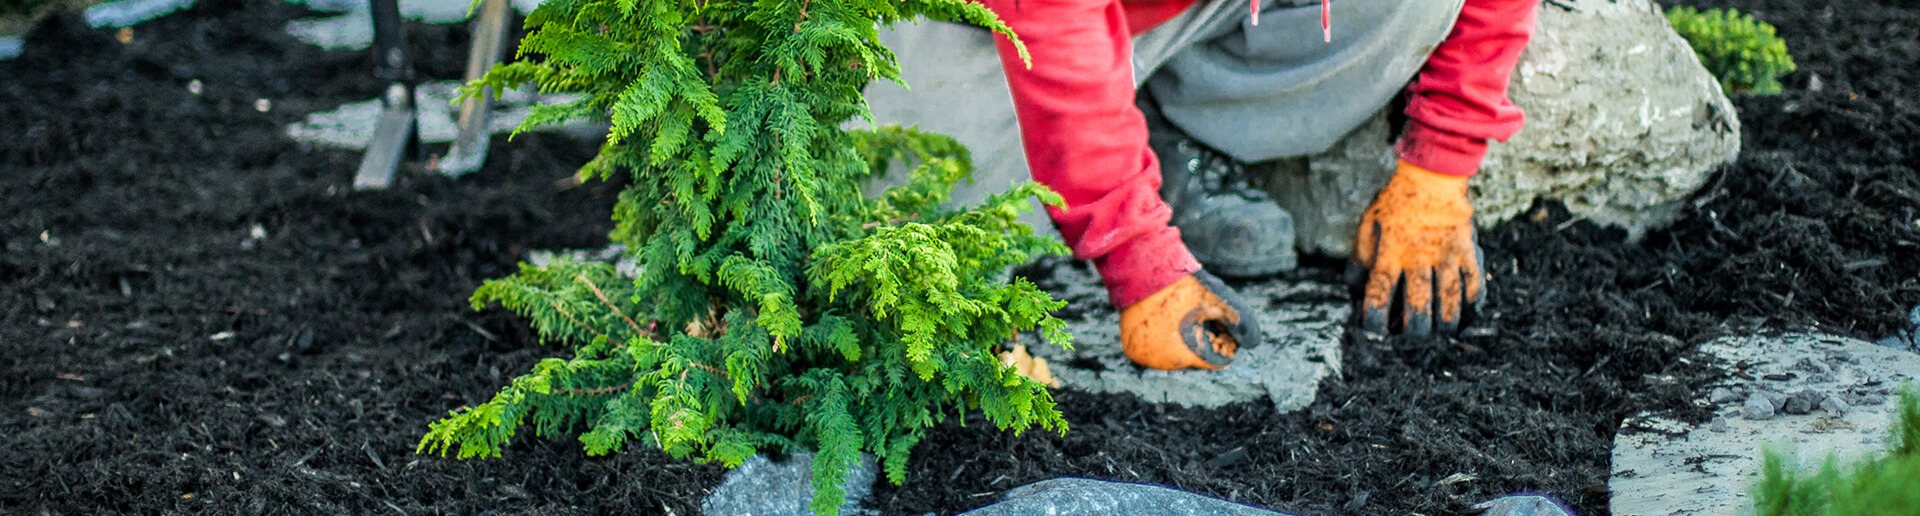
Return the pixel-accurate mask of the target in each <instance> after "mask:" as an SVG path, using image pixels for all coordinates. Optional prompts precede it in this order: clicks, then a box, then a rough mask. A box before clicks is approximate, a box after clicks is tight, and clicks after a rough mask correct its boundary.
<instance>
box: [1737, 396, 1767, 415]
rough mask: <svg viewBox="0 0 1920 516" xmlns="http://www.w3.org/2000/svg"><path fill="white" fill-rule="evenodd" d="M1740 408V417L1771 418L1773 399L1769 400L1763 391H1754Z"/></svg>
mask: <svg viewBox="0 0 1920 516" xmlns="http://www.w3.org/2000/svg"><path fill="white" fill-rule="evenodd" d="M1740 410H1741V411H1742V416H1741V417H1745V418H1747V419H1752V420H1755V421H1765V420H1768V419H1773V401H1772V400H1769V399H1768V398H1767V396H1766V394H1765V393H1758V392H1756V393H1753V395H1752V396H1748V397H1747V402H1746V403H1745V404H1742V405H1741V406H1740Z"/></svg>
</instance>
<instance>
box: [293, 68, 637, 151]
mask: <svg viewBox="0 0 1920 516" xmlns="http://www.w3.org/2000/svg"><path fill="white" fill-rule="evenodd" d="M460 85H461V82H459V81H434V82H427V83H421V84H420V86H419V87H418V88H416V89H415V90H414V92H413V99H414V106H415V113H416V114H415V117H416V119H415V123H416V124H418V127H419V130H420V141H422V142H424V143H448V142H452V141H453V139H454V138H455V137H456V136H458V135H459V133H460V128H459V125H458V124H457V123H456V120H459V116H460V106H459V105H457V104H454V103H453V99H454V98H456V96H457V93H458V90H459V89H460ZM571 98H572V97H570V96H566V95H557V94H547V95H541V94H536V93H533V92H531V91H528V90H514V91H508V92H506V94H504V95H501V96H500V98H499V99H498V100H497V101H495V102H494V104H493V111H492V114H491V115H490V116H489V117H488V118H487V130H488V131H490V132H492V133H493V134H506V133H510V132H512V131H513V128H514V127H515V126H518V125H520V121H522V120H526V118H527V114H528V113H531V112H532V105H533V104H534V103H535V102H566V101H568V100H569V99H571ZM379 118H380V99H377V98H376V99H367V100H362V101H359V102H349V103H346V104H341V105H340V107H337V108H333V109H330V110H326V111H315V112H312V113H308V114H307V116H306V118H305V119H304V120H301V121H299V122H294V123H292V124H288V125H287V127H286V133H287V136H288V137H290V138H293V140H294V141H298V142H305V143H312V144H318V145H325V146H329V147H339V148H343V149H365V148H367V142H368V141H369V140H371V139H372V138H373V129H374V127H375V126H376V125H378V124H379V121H378V119H379ZM540 130H543V131H551V130H561V131H566V132H570V133H572V132H578V133H581V134H594V126H593V124H591V123H588V122H586V121H578V122H572V123H568V124H566V125H562V126H558V127H552V126H550V127H545V128H541V129H540ZM602 134H603V133H602ZM597 136H598V134H595V137H597Z"/></svg>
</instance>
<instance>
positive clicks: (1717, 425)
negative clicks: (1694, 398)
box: [1707, 416, 1727, 433]
mask: <svg viewBox="0 0 1920 516" xmlns="http://www.w3.org/2000/svg"><path fill="white" fill-rule="evenodd" d="M1707 429H1708V430H1712V431H1715V432H1721V433H1725V432H1726V431H1727V418H1724V417H1720V416H1714V417H1713V424H1712V425H1711V426H1708V427H1707Z"/></svg>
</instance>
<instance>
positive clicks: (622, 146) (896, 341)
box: [417, 0, 1068, 514]
mask: <svg viewBox="0 0 1920 516" xmlns="http://www.w3.org/2000/svg"><path fill="white" fill-rule="evenodd" d="M920 16H925V17H928V18H934V19H940V20H948V21H963V22H970V23H973V24H977V25H981V26H984V27H987V28H989V29H992V30H995V31H997V32H999V33H1001V34H1006V35H1008V36H1009V37H1011V36H1012V34H1011V33H1010V31H1009V29H1008V28H1007V26H1006V25H1005V24H1004V23H1001V22H1000V21H999V20H998V19H997V18H995V17H994V16H993V14H992V13H991V12H989V11H987V10H986V9H985V8H984V7H981V6H980V4H978V3H973V2H969V1H968V0H548V1H547V2H545V3H543V4H541V5H540V7H539V8H538V9H536V10H535V11H534V12H533V13H531V14H530V15H529V16H528V17H527V21H526V24H527V27H528V28H529V29H530V32H529V34H528V35H527V37H526V38H525V39H524V40H522V42H521V44H520V51H519V56H518V58H517V61H516V62H513V63H508V64H504V65H501V66H499V67H496V68H494V69H493V70H492V71H490V72H488V73H487V75H486V76H485V77H484V78H482V79H480V80H478V81H476V82H475V83H473V84H470V85H468V87H467V90H466V94H468V95H472V94H475V93H476V92H478V91H480V88H482V87H491V88H495V89H496V91H499V90H501V89H506V88H511V87H514V86H518V85H523V84H532V85H536V86H537V87H539V89H540V90H542V91H544V92H567V93H573V94H576V95H577V97H576V98H577V100H574V101H570V102H566V103H562V104H556V105H543V106H536V107H535V108H534V110H533V113H532V114H531V115H530V116H529V117H528V118H527V120H526V122H525V123H523V124H522V125H521V128H520V129H521V130H525V129H527V128H530V127H533V126H537V125H541V124H551V123H558V122H561V121H565V120H568V119H575V118H597V119H602V120H606V121H609V122H611V126H612V128H611V130H610V132H609V134H608V136H607V140H606V142H605V144H604V145H603V146H602V147H601V149H600V153H599V155H598V156H597V157H595V158H594V159H593V160H592V161H591V162H589V163H587V164H586V165H585V166H584V167H583V168H582V169H581V170H580V175H581V176H582V177H583V178H601V179H605V178H610V177H612V176H613V175H614V174H616V173H624V174H627V175H628V176H630V177H631V178H632V182H631V184H630V185H629V186H627V187H625V190H624V191H622V192H621V194H620V197H619V200H618V202H617V204H616V205H615V207H614V213H613V219H614V221H615V223H616V224H615V226H616V227H615V229H614V231H613V233H612V235H611V238H612V240H613V241H615V242H617V243H620V244H623V245H625V246H626V248H627V249H628V250H629V251H627V253H628V257H629V258H631V259H632V260H634V262H635V263H636V264H637V265H638V270H639V273H638V276H637V277H635V278H625V277H622V276H620V274H619V273H618V272H617V271H616V269H615V267H614V266H612V265H610V264H605V263H586V262H578V261H569V260H559V261H556V262H554V263H551V264H549V265H547V266H544V267H534V266H527V265H522V266H521V269H520V272H519V274H517V275H514V276H511V277H507V278H501V279H496V280H492V281H488V282H487V283H486V284H485V285H483V286H481V287H480V289H479V290H478V291H476V292H475V293H474V295H473V298H472V302H473V306H474V307H475V309H481V308H483V307H485V306H487V305H489V304H492V303H498V304H500V305H502V306H504V307H506V308H507V309H509V310H512V311H514V312H516V313H519V314H522V315H524V316H526V317H528V318H529V319H531V325H532V326H533V328H534V329H535V330H536V331H537V332H538V335H539V337H540V339H541V341H542V342H545V343H550V344H561V345H564V346H566V347H567V348H568V350H570V351H571V355H572V356H571V357H566V358H559V357H556V358H548V359H545V360H542V361H541V362H539V363H538V364H536V365H535V366H534V367H533V370H532V371H531V372H528V373H527V374H524V375H521V376H519V377H517V378H515V379H514V380H513V381H512V382H511V383H510V384H508V385H507V386H505V387H504V388H502V389H501V390H500V392H499V393H498V394H497V395H495V396H494V397H493V398H492V400H490V401H488V402H486V403H484V404H481V405H479V406H475V407H466V408H461V409H458V410H455V411H453V412H452V413H450V414H449V415H448V416H447V417H446V418H445V419H443V420H441V421H438V422H435V423H433V424H432V425H431V426H430V428H429V430H428V432H427V434H426V435H425V436H424V437H423V438H422V439H421V441H420V444H419V447H418V450H417V451H418V452H422V453H441V454H445V453H448V452H450V451H451V452H455V453H456V454H457V456H458V457H460V458H468V457H497V456H499V455H500V454H501V453H502V451H503V450H504V449H505V447H506V446H507V445H508V442H509V441H510V440H511V439H512V438H513V437H514V436H515V434H516V432H517V431H518V430H519V429H520V428H521V427H522V426H523V425H531V426H532V428H533V431H534V433H535V434H536V435H540V436H562V435H577V436H578V439H579V440H580V442H581V443H582V444H583V445H584V447H585V449H586V453H587V454H588V455H602V454H607V453H612V452H616V451H620V450H622V449H623V448H624V447H625V446H627V444H628V443H630V442H638V443H639V444H640V445H642V446H649V447H656V448H658V449H661V450H664V451H665V452H666V453H667V454H669V455H671V456H673V457H676V458H684V459H693V460H698V461H702V462H718V463H720V464H722V465H725V466H726V467H734V466H738V465H739V464H740V463H741V462H742V461H744V460H746V459H747V458H748V457H751V456H753V455H754V454H756V453H759V452H761V451H781V450H785V449H789V448H804V449H813V450H817V452H818V453H817V454H816V455H815V458H814V462H813V485H814V489H815V491H814V493H813V499H812V503H811V507H812V508H813V510H814V511H815V512H817V513H822V514H825V513H832V512H835V511H837V509H838V508H839V505H840V504H841V502H842V500H843V498H844V493H843V492H842V489H841V486H842V484H843V482H844V479H845V477H846V475H847V472H848V470H849V468H850V467H851V466H852V465H853V464H855V463H856V462H857V461H858V460H859V456H860V453H861V452H863V451H865V452H871V453H873V454H874V455H875V456H877V457H879V459H880V461H881V464H882V466H883V469H884V471H885V473H886V476H887V479H888V480H889V481H891V482H893V483H895V484H898V483H901V482H903V481H904V480H905V478H906V471H907V458H908V454H909V452H910V451H911V450H912V449H913V447H914V446H915V445H916V444H917V443H919V442H920V441H921V439H922V438H924V437H925V435H926V432H927V429H928V428H930V427H931V426H933V425H934V424H936V423H938V422H940V421H942V420H944V419H945V418H946V417H948V416H949V415H953V416H956V417H958V416H960V415H963V414H965V413H967V412H970V411H979V412H980V413H982V414H983V416H984V418H985V420H986V421H987V422H990V423H992V424H993V425H995V426H996V427H998V428H999V429H1001V430H1011V431H1013V432H1016V433H1018V432H1021V431H1023V430H1026V429H1029V428H1031V427H1034V426H1038V427H1041V428H1045V429H1049V430H1056V431H1060V432H1065V431H1066V428H1067V425H1066V422H1065V421H1064V420H1063V419H1061V417H1060V413H1059V412H1058V411H1057V410H1056V409H1055V406H1054V402H1053V398H1052V395H1051V394H1050V393H1049V392H1048V391H1047V390H1046V388H1045V387H1044V386H1042V385H1040V384H1039V383H1037V382H1034V381H1033V380H1030V379H1028V378H1026V377H1023V376H1020V375H1019V374H1017V373H1015V371H1014V370H1013V368H1012V367H1010V366H1005V365H1002V364H1001V362H1000V361H999V359H998V358H997V357H996V356H995V355H994V353H993V351H994V349H995V347H996V346H999V345H1002V344H1005V343H1007V342H1008V340H1009V339H1011V338H1013V337H1014V336H1015V335H1018V334H1020V333H1021V332H1026V331H1033V330H1037V331H1038V333H1039V334H1040V335H1041V336H1042V338H1044V339H1045V340H1047V341H1049V342H1051V343H1053V344H1056V345H1062V346H1065V345H1067V344H1068V336H1067V334H1066V331H1065V324H1064V323H1062V322H1061V321H1060V320H1059V319H1056V318H1054V317H1053V316H1052V315H1051V312H1052V311H1053V310H1056V309H1058V308H1059V307H1060V306H1062V305H1063V304H1064V303H1061V302H1058V301H1055V300H1054V299H1052V298H1051V297H1049V296H1048V295H1047V294H1046V293H1044V292H1042V291H1041V290H1040V289H1039V288H1038V287H1036V286H1034V285H1033V284H1032V283H1029V282H1027V281H1025V280H1023V279H1017V278H1015V279H1012V280H1011V281H1009V280H1008V279H1007V277H1006V275H1005V271H1006V270H1007V269H1008V268H1009V267H1011V266H1014V265H1018V264H1021V263H1025V262H1026V261H1028V260H1030V259H1031V258H1032V257H1033V256H1035V255H1037V254H1040V253H1062V252H1064V251H1065V247H1064V246H1063V245H1061V244H1060V243H1059V242H1058V241H1056V240H1053V239H1050V238H1045V237H1041V236H1036V235H1035V234H1033V232H1032V230H1031V229H1030V228H1028V227H1026V226H1024V225H1022V224H1020V223H1018V222H1017V221H1016V218H1017V217H1018V215H1019V214H1020V213H1021V212H1022V211H1024V210H1026V209H1027V205H1028V201H1027V199H1029V198H1035V197H1037V198H1039V199H1041V200H1042V201H1043V202H1047V203H1050V204H1055V205H1058V204H1059V202H1060V198H1059V196H1058V195H1057V194H1054V193H1053V192H1051V191H1049V190H1047V189H1046V188H1044V187H1041V186H1039V185H1036V184H1032V183H1027V184H1023V185H1018V186H1015V187H1014V188H1012V189H1011V190H1010V191H1008V192H1006V193H1003V194H1000V195H996V196H993V197H991V198H989V199H988V200H987V201H985V202H984V203H982V204H981V205H979V206H975V207H972V208H970V209H960V210H954V209H948V208H947V207H945V206H946V201H947V200H948V196H949V194H950V192H951V190H952V188H953V186H954V185H955V183H956V182H957V181H961V180H963V179H965V178H966V177H967V176H968V174H969V173H970V171H971V166H970V165H969V160H968V156H967V152H966V149H965V148H963V147H961V146H960V145H959V144H958V143H956V142H954V141H953V140H952V139H950V138H946V137H942V136H938V135H933V134H927V133H921V132H918V131H915V130H912V129H904V128H899V127H882V128H879V129H875V130H871V131H847V130H843V129H842V126H843V124H845V123H847V122H849V121H851V120H858V119H864V118H867V117H869V116H870V115H869V113H868V111H867V106H866V101H865V98H864V97H863V96H862V94H861V91H862V89H863V88H864V87H865V86H866V85H867V84H868V83H869V82H870V81H873V80H880V79H886V80H896V81H897V80H898V77H899V75H898V74H899V70H898V67H897V65H896V64H895V62H894V57H893V55H892V53H890V52H889V51H888V50H887V49H886V47H884V46H883V45H881V44H880V42H879V34H878V31H877V26H878V25H880V24H889V23H894V22H897V21H901V20H907V19H911V18H914V17H920ZM1016 42H1017V40H1016ZM1016 44H1017V43H1016ZM1023 52H1024V51H1023ZM896 164H898V165H903V166H904V168H906V169H908V174H909V181H907V184H905V185H902V186H899V187H895V188H892V189H889V190H887V191H885V192H881V193H879V194H878V195H874V196H868V195H865V192H863V191H862V189H863V185H865V184H867V180H868V179H869V177H870V176H871V175H872V174H875V173H879V171H884V170H886V169H888V168H889V167H891V166H894V165H896Z"/></svg>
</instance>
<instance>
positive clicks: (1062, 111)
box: [981, 0, 1200, 308]
mask: <svg viewBox="0 0 1920 516" xmlns="http://www.w3.org/2000/svg"><path fill="white" fill-rule="evenodd" d="M981 3H982V4H984V5H986V6H987V8H989V9H992V10H993V12H994V13H996V14H998V15H1000V18H1001V19H1002V20H1005V21H1006V23H1007V25H1008V26H1010V27H1012V28H1013V31H1014V33H1015V34H1018V35H1019V36H1020V39H1021V41H1022V42H1023V43H1025V44H1026V48H1027V51H1028V52H1029V53H1031V55H1032V58H1033V66H1032V67H1031V68H1028V67H1027V65H1026V64H1025V63H1022V62H1021V60H1020V56H1019V54H1018V53H1016V52H1015V51H1014V48H1013V45H1012V43H1011V42H1010V41H1008V40H1007V39H1006V38H1005V37H999V46H1000V62H1001V64H1002V66H1004V67H1005V68H1006V72H1007V83H1008V86H1010V88H1011V89H1012V90H1013V106H1014V110H1015V112H1016V113H1018V115H1019V117H1020V138H1021V140H1022V143H1023V144H1024V146H1025V148H1026V152H1027V165H1028V166H1029V167H1030V168H1031V169H1032V173H1033V179H1034V180H1035V181H1038V182H1040V183H1041V184H1044V185H1047V186H1048V187H1050V188H1052V189H1054V190H1055V191H1057V192H1059V193H1060V195H1061V196H1062V197H1063V198H1065V200H1066V204H1067V207H1066V208H1065V209H1059V208H1049V209H1048V210H1047V214H1048V215H1050V216H1052V217H1053V223H1054V225H1055V226H1057V227H1058V228H1059V229H1060V235H1061V237H1063V238H1065V239H1066V242H1067V245H1068V246H1070V247H1072V248H1073V255H1074V257H1076V258H1079V259H1082V260H1091V261H1092V262H1093V263H1094V266H1095V267H1097V268H1098V269H1099V271H1100V277H1101V279H1102V280H1104V281H1105V282H1106V286H1107V293H1108V295H1109V297H1110V298H1111V300H1112V301H1113V304H1114V306H1115V307H1120V308H1125V307H1126V306H1128V305H1131V304H1133V303H1134V302H1135V301H1139V300H1140V299H1141V298H1144V297H1146V296H1147V295H1149V294H1152V293H1154V292H1157V291H1159V290H1160V289H1161V288H1163V287H1166V286H1167V285H1171V284H1173V282H1174V281H1176V280H1179V279H1180V278H1181V277H1183V276H1186V275H1188V274H1191V273H1193V272H1194V271H1197V270H1200V263H1199V262H1197V261H1195V260H1194V258H1193V255H1192V254H1191V253H1188V252H1187V247H1186V245H1185V244H1183V243H1181V242H1180V231H1179V230H1178V229H1175V228H1173V227H1172V226H1169V225H1168V220H1170V219H1171V217H1172V210H1171V209H1169V208H1168V207H1167V203H1166V202H1165V201H1163V200H1161V199H1160V165H1159V162H1158V161H1157V160H1156V159H1155V158H1154V155H1153V151H1152V150H1150V149H1148V148H1147V124H1146V119H1145V118H1144V117H1143V116H1142V115H1141V114H1140V110H1139V108H1137V107H1135V106H1134V88H1133V78H1132V73H1133V66H1132V56H1133V49H1132V39H1131V37H1130V36H1131V34H1130V31H1129V29H1128V26H1127V17H1126V15H1125V14H1124V13H1123V10H1122V8H1121V5H1120V1H1119V0H981Z"/></svg>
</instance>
